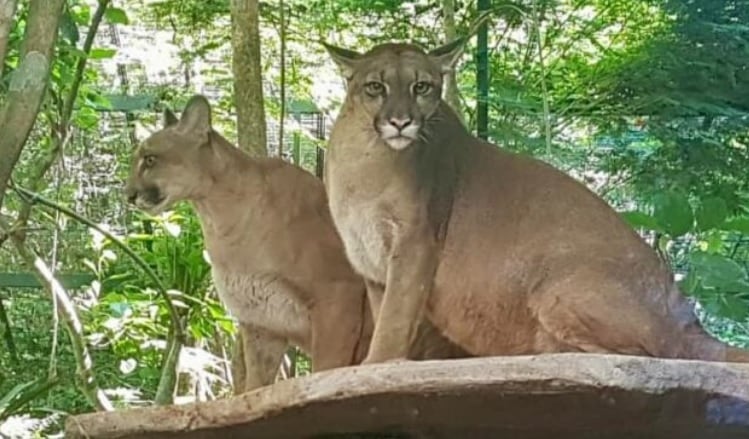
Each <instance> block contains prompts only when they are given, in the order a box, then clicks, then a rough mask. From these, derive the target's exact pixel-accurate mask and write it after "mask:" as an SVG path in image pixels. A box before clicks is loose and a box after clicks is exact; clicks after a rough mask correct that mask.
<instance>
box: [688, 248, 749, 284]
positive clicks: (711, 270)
mask: <svg viewBox="0 0 749 439" xmlns="http://www.w3.org/2000/svg"><path fill="white" fill-rule="evenodd" d="M690 259H691V262H692V264H693V265H694V267H695V269H696V270H697V276H698V277H699V279H700V283H701V284H702V285H703V286H704V287H706V288H717V289H720V290H727V289H728V290H734V291H735V289H736V288H737V287H739V286H740V285H741V284H742V283H743V282H745V280H746V272H745V271H744V268H743V267H741V265H739V264H738V263H736V262H735V261H733V260H732V259H729V258H727V257H725V256H722V255H717V254H711V253H705V252H697V253H694V254H692V255H691V256H690ZM742 289H743V288H742Z"/></svg>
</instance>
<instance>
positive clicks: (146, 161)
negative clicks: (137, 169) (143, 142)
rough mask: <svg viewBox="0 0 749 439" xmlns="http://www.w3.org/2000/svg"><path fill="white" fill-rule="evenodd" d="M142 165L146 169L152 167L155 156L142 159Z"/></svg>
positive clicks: (154, 162)
mask: <svg viewBox="0 0 749 439" xmlns="http://www.w3.org/2000/svg"><path fill="white" fill-rule="evenodd" d="M143 164H144V165H145V166H146V167H147V168H150V167H152V166H153V165H155V164H156V156H155V155H147V156H145V157H143Z"/></svg>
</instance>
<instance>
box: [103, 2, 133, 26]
mask: <svg viewBox="0 0 749 439" xmlns="http://www.w3.org/2000/svg"><path fill="white" fill-rule="evenodd" d="M104 16H105V17H106V18H107V21H109V22H110V23H114V24H130V19H128V18H127V14H126V13H125V11H124V10H123V9H120V8H115V7H112V6H110V7H109V8H107V11H106V12H105V13H104Z"/></svg>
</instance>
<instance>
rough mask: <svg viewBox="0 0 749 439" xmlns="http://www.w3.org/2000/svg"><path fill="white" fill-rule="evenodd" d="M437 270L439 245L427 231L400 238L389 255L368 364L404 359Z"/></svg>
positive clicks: (421, 317) (422, 315)
mask: <svg viewBox="0 0 749 439" xmlns="http://www.w3.org/2000/svg"><path fill="white" fill-rule="evenodd" d="M436 271H437V245H436V243H435V241H434V238H433V237H432V236H431V235H430V234H429V233H428V232H426V230H417V231H414V232H412V233H409V234H407V235H405V236H402V237H400V239H399V240H397V241H396V243H395V245H394V247H393V250H392V251H391V254H390V257H389V258H388V265H387V276H386V281H385V294H384V297H383V298H382V303H381V304H380V305H379V312H375V311H373V313H374V314H376V315H377V318H376V320H375V328H374V335H373V337H372V343H371V345H370V347H369V354H368V355H367V358H366V359H365V360H364V362H363V363H364V364H367V363H380V362H385V361H393V360H405V359H407V358H408V354H409V351H410V348H411V343H412V342H413V340H414V338H415V336H416V331H417V328H418V327H419V324H420V323H421V320H422V319H423V318H424V308H425V306H426V303H427V300H428V299H429V294H430V293H431V290H432V284H433V282H434V275H435V272H436Z"/></svg>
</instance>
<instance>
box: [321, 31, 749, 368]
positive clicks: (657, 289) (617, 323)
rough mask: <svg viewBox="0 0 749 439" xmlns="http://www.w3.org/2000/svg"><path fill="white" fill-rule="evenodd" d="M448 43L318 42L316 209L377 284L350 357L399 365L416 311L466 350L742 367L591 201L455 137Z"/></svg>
mask: <svg viewBox="0 0 749 439" xmlns="http://www.w3.org/2000/svg"><path fill="white" fill-rule="evenodd" d="M464 42H465V39H461V40H457V41H454V42H452V43H449V44H447V45H444V46H442V47H439V48H437V49H434V50H432V51H429V52H425V51H424V50H422V49H420V48H419V47H417V46H414V45H411V44H394V43H388V44H382V45H378V46H376V47H374V48H372V49H371V50H369V51H368V52H366V53H363V54H362V53H358V52H355V51H352V50H348V49H344V48H339V47H335V46H331V45H327V44H326V45H325V46H326V48H327V50H328V52H329V54H330V55H331V57H332V58H333V60H334V61H335V62H336V64H337V65H338V67H339V69H340V70H341V72H342V74H343V76H344V77H345V80H346V84H347V85H346V89H347V91H346V98H345V101H344V103H343V105H342V108H341V110H340V114H339V115H338V117H337V119H336V121H335V123H334V126H333V130H332V132H331V137H330V141H329V151H328V154H327V161H326V171H325V185H326V187H327V190H328V198H329V204H330V210H331V214H332V216H333V220H334V223H335V225H336V228H337V230H338V232H339V235H340V236H341V238H342V239H343V243H344V247H345V251H346V254H347V257H348V259H349V261H350V262H351V264H352V265H353V267H354V269H355V270H356V271H357V272H358V273H360V274H361V275H362V276H363V277H364V278H365V279H366V280H367V283H368V284H370V285H384V293H376V294H375V297H379V301H380V304H379V305H378V304H377V303H375V305H374V306H375V308H377V307H379V309H375V310H374V311H373V312H374V315H375V316H377V317H376V324H375V330H374V335H373V337H372V342H371V345H370V347H369V352H368V355H367V358H366V359H365V360H364V362H365V363H375V362H383V361H393V360H399V359H403V358H405V357H406V356H407V352H408V349H409V346H410V345H411V343H412V341H413V340H414V334H415V333H416V327H417V324H418V322H419V321H420V319H421V318H422V316H427V317H428V319H429V320H430V321H431V322H432V323H433V324H434V325H435V326H436V327H437V329H438V330H440V331H441V332H442V333H443V334H444V335H445V336H446V337H447V338H448V339H450V340H451V341H452V342H454V343H456V344H457V345H459V346H460V347H462V348H464V349H465V350H466V351H468V352H469V353H470V354H473V355H475V356H490V355H519V354H539V353H548V352H598V353H619V354H630V355H643V356H656V357H667V358H687V359H703V360H716V361H737V362H747V361H749V352H747V351H743V350H740V349H737V348H733V347H730V346H729V345H727V344H724V343H722V342H720V341H718V340H717V339H714V338H712V337H711V336H710V335H708V333H707V332H706V331H705V330H704V329H703V328H702V326H701V325H700V322H699V321H698V319H697V317H696V316H695V314H694V312H693V309H692V307H691V305H690V304H689V303H688V301H687V300H686V298H685V297H684V296H683V295H682V294H681V293H680V292H679V291H678V289H677V286H676V285H675V281H674V279H673V275H672V273H671V272H670V270H669V268H668V267H667V266H666V265H665V264H664V263H663V262H662V261H661V259H660V258H659V257H658V256H657V255H656V254H655V252H654V251H653V250H652V249H651V248H650V247H649V246H648V245H647V244H646V243H645V242H644V241H643V240H642V239H641V238H640V237H639V236H638V235H637V234H636V233H635V231H634V230H633V229H632V228H630V227H629V226H628V225H627V224H626V223H625V222H624V221H623V220H622V219H621V218H620V216H619V215H618V214H617V213H616V212H615V211H614V210H613V209H612V208H611V207H610V206H609V205H608V204H606V203H605V202H604V201H603V200H602V199H601V198H599V197H598V196H597V195H595V194H594V193H593V192H591V191H590V190H588V189H587V188H586V187H585V186H584V185H582V184H581V183H579V182H577V181H576V180H574V179H573V178H571V177H569V176H567V175H566V174H564V173H562V172H561V171H558V170H557V169H555V168H553V167H551V166H549V165H547V164H545V163H543V162H541V161H538V160H535V159H533V158H530V157H526V156H522V155H519V154H514V153H511V152H508V151H505V150H502V149H500V148H498V147H497V146H495V145H493V144H490V143H487V142H485V141H482V140H480V139H478V138H476V137H474V136H472V135H471V134H470V133H469V132H468V131H467V130H466V128H465V127H464V126H463V125H462V124H461V123H460V122H459V120H458V117H457V115H456V114H455V113H454V112H453V111H452V109H451V108H450V107H448V105H447V104H446V103H445V102H444V100H443V99H442V98H441V95H442V87H443V77H444V75H445V74H446V73H448V72H450V71H451V70H452V69H453V67H454V65H455V64H456V62H457V61H458V59H459V57H460V55H461V53H462V50H463V46H464Z"/></svg>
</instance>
